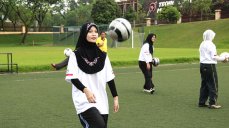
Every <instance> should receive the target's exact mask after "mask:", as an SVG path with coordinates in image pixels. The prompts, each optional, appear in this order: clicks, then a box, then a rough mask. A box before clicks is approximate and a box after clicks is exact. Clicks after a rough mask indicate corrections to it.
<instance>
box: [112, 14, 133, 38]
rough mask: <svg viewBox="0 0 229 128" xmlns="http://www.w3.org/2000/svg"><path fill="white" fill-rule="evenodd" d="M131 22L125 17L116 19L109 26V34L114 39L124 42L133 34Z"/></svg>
mask: <svg viewBox="0 0 229 128" xmlns="http://www.w3.org/2000/svg"><path fill="white" fill-rule="evenodd" d="M131 31H132V28H131V24H130V22H129V21H128V20H126V19H124V18H117V19H114V20H113V21H112V22H111V23H110V24H109V28H108V34H109V36H110V37H111V38H112V39H113V40H117V41H118V42H123V41H125V40H128V39H129V38H130V36H131Z"/></svg>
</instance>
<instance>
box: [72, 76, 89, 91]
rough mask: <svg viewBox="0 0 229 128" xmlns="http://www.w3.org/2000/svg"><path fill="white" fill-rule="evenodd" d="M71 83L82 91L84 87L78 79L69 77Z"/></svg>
mask: <svg viewBox="0 0 229 128" xmlns="http://www.w3.org/2000/svg"><path fill="white" fill-rule="evenodd" d="M71 82H72V84H73V85H74V86H75V87H76V88H77V89H79V90H81V91H82V92H83V89H84V88H86V87H85V86H84V85H83V84H82V83H81V82H80V81H79V79H71Z"/></svg>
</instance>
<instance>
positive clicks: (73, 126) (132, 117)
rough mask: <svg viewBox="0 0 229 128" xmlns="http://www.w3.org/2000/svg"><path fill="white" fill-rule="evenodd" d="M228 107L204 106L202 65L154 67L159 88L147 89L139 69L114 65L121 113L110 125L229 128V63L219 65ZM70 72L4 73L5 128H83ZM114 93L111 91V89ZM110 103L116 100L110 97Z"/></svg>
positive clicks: (0, 88)
mask: <svg viewBox="0 0 229 128" xmlns="http://www.w3.org/2000/svg"><path fill="white" fill-rule="evenodd" d="M217 69H218V76H219V99H218V102H219V104H221V105H222V106H223V108H222V109H218V110H211V109H208V108H198V107H197V102H198V96H199V87H200V74H199V65H198V64H176V65H159V67H157V68H154V72H153V73H154V83H155V85H156V92H155V93H154V94H153V95H150V94H146V93H143V92H142V86H143V82H144V79H143V75H142V74H141V72H140V70H139V69H138V67H136V66H134V67H122V68H114V71H115V74H116V78H115V81H116V85H117V89H118V93H119V102H120V111H119V112H118V113H113V112H112V102H110V116H109V128H180V127H182V128H226V127H228V125H229V102H228V99H229V95H228V94H229V88H228V83H229V79H228V75H229V65H228V63H227V64H222V63H220V64H218V66H217ZM64 77H65V72H63V71H60V72H40V73H39V72H37V73H20V74H18V75H16V74H15V75H1V76H0V94H1V96H0V108H1V109H0V127H1V128H80V127H81V125H80V123H79V120H78V117H77V116H76V114H75V108H74V106H73V103H72V99H71V86H70V84H69V83H67V82H66V81H65V80H64ZM107 91H108V94H109V97H110V98H111V94H110V92H109V89H108V90H107ZM110 101H112V100H111V99H110Z"/></svg>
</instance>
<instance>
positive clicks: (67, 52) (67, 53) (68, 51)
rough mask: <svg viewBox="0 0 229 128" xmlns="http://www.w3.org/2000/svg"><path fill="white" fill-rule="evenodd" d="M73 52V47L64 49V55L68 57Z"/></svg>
mask: <svg viewBox="0 0 229 128" xmlns="http://www.w3.org/2000/svg"><path fill="white" fill-rule="evenodd" d="M71 53H72V49H71V48H66V49H64V55H65V56H66V57H69V56H70V55H71Z"/></svg>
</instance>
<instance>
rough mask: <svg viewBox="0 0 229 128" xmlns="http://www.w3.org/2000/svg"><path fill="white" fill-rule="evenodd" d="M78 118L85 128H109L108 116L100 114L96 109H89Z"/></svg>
mask: <svg viewBox="0 0 229 128" xmlns="http://www.w3.org/2000/svg"><path fill="white" fill-rule="evenodd" d="M78 116H79V119H80V123H81V124H82V126H83V128H107V120H108V114H105V115H102V114H100V113H99V111H98V109H97V108H95V107H92V108H89V109H88V110H86V111H85V112H83V113H80V114H79V115H78Z"/></svg>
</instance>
